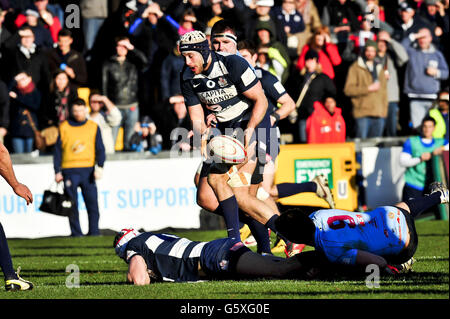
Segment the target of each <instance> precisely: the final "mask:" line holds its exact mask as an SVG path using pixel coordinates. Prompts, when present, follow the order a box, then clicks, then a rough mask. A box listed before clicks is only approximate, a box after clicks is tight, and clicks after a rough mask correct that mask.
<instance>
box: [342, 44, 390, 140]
mask: <svg viewBox="0 0 450 319" xmlns="http://www.w3.org/2000/svg"><path fill="white" fill-rule="evenodd" d="M376 55H377V43H376V42H375V41H371V40H368V41H367V42H366V46H365V49H364V54H363V55H362V56H361V57H359V58H358V60H356V61H355V62H354V63H353V64H352V65H351V66H350V69H349V71H348V74H347V80H346V82H345V86H344V93H345V95H347V96H348V97H350V98H351V101H352V104H353V117H354V118H355V120H356V137H358V138H363V139H365V138H370V137H381V136H383V132H384V126H385V120H386V116H387V110H388V99H387V80H386V76H385V73H384V68H383V65H382V64H381V63H379V62H377V59H376Z"/></svg>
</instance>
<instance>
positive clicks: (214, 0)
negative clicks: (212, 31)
mask: <svg viewBox="0 0 450 319" xmlns="http://www.w3.org/2000/svg"><path fill="white" fill-rule="evenodd" d="M208 1H209V2H210V3H211V5H210V6H209V7H207V9H208V8H209V9H210V12H208V13H207V14H208V16H209V18H208V22H207V26H208V24H209V26H210V27H212V26H213V25H214V23H215V22H217V21H218V20H219V19H225V20H227V21H231V22H232V24H233V25H235V26H237V29H236V33H237V34H238V36H242V35H243V34H244V29H245V24H246V23H247V22H248V20H247V16H248V11H247V8H246V6H245V5H244V3H243V2H242V1H241V0H208Z"/></svg>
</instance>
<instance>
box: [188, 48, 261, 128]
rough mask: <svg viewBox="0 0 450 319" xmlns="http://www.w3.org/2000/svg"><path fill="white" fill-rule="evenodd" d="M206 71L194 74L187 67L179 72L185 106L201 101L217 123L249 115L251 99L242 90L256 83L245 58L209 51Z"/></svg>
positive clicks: (255, 77)
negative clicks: (210, 57) (209, 56)
mask: <svg viewBox="0 0 450 319" xmlns="http://www.w3.org/2000/svg"><path fill="white" fill-rule="evenodd" d="M211 54H212V62H211V65H210V67H209V68H208V70H206V72H204V73H201V74H197V75H195V74H194V73H193V72H192V71H191V70H190V69H189V68H188V67H186V66H185V67H184V68H183V71H182V74H181V91H182V93H183V96H184V98H185V103H186V106H187V107H190V106H194V105H197V104H202V105H203V106H204V107H206V109H207V110H208V112H212V113H214V114H215V116H216V118H217V121H218V122H219V123H222V122H229V121H232V120H233V121H235V120H239V119H241V120H245V119H247V120H248V119H250V114H251V110H252V108H253V103H252V101H250V100H249V99H247V98H246V97H245V96H244V95H243V94H242V93H243V92H245V91H247V90H248V89H250V88H252V87H253V86H254V85H256V84H257V83H258V78H257V76H256V75H255V72H254V71H253V70H252V68H251V67H250V65H249V64H248V62H247V61H246V60H245V59H244V58H242V57H240V56H238V55H235V54H227V53H223V52H214V51H213V52H212V53H211Z"/></svg>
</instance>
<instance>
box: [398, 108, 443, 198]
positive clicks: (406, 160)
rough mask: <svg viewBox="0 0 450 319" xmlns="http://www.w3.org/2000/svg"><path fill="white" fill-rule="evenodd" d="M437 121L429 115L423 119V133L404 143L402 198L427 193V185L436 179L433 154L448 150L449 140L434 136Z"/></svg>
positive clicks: (401, 156) (401, 160)
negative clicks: (404, 170) (432, 161)
mask: <svg viewBox="0 0 450 319" xmlns="http://www.w3.org/2000/svg"><path fill="white" fill-rule="evenodd" d="M435 125H436V121H435V120H434V119H433V118H432V117H429V116H426V117H425V118H424V119H423V120H422V125H421V134H420V135H418V136H413V137H410V138H408V139H407V140H406V142H405V143H404V144H403V150H402V153H401V154H400V165H401V166H403V167H406V172H405V186H404V187H403V195H402V200H407V199H410V198H416V197H418V196H422V195H424V194H425V192H426V191H427V189H426V188H425V185H429V184H427V182H429V181H430V180H434V179H433V176H432V169H431V161H430V160H431V158H432V157H433V155H441V154H442V151H443V150H444V149H447V150H448V140H444V139H443V138H433V132H434V130H435V128H436V126H435Z"/></svg>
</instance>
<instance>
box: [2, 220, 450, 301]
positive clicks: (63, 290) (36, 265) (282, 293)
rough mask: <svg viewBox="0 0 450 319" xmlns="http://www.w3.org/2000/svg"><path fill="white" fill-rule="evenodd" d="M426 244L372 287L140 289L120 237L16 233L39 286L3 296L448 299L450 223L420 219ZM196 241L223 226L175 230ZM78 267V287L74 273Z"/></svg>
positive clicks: (300, 284) (16, 249) (348, 283)
mask: <svg viewBox="0 0 450 319" xmlns="http://www.w3.org/2000/svg"><path fill="white" fill-rule="evenodd" d="M416 227H417V231H418V233H419V247H418V250H417V252H416V256H415V258H416V260H417V262H416V263H415V264H414V266H413V269H414V272H413V273H410V274H405V275H401V276H398V277H395V278H386V277H384V278H383V277H382V278H381V280H380V283H379V287H378V288H368V287H367V286H366V283H365V279H366V278H365V277H364V276H363V277H362V278H361V277H359V278H349V277H345V276H344V277H342V276H336V277H334V278H327V279H320V280H315V281H295V280H258V281H220V282H219V281H217V282H214V281H213V282H200V283H179V284H174V283H157V284H152V285H150V286H146V287H134V286H131V285H128V284H126V283H125V279H126V270H127V265H126V264H125V263H124V262H123V261H122V260H120V259H119V258H118V257H116V256H115V254H114V249H113V248H112V241H113V236H100V237H85V238H45V239H33V240H26V239H11V240H9V241H8V243H9V247H10V250H11V254H12V257H13V262H14V266H15V267H17V266H21V268H22V272H21V276H22V277H23V278H24V279H27V280H30V281H32V282H33V283H34V285H35V288H34V289H33V290H32V291H25V292H6V291H5V289H4V282H3V281H0V300H1V299H10V298H11V299H22V298H23V299H49V300H51V299H190V300H192V299H215V300H218V299H220V300H224V299H225V300H238V299H252V300H255V299H270V300H273V299H283V300H291V299H409V300H410V299H448V298H449V236H448V233H449V223H448V221H419V222H417V223H416ZM176 234H177V235H179V236H183V237H187V238H189V239H191V240H198V241H209V240H213V239H216V238H221V237H225V236H226V233H225V232H224V231H192V232H182V233H176ZM73 269H79V286H78V287H73V288H69V287H70V286H71V285H72V286H73V285H75V286H76V284H77V282H76V281H74V280H73V278H72V277H71V276H70V275H71V274H73V273H71V271H73Z"/></svg>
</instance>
